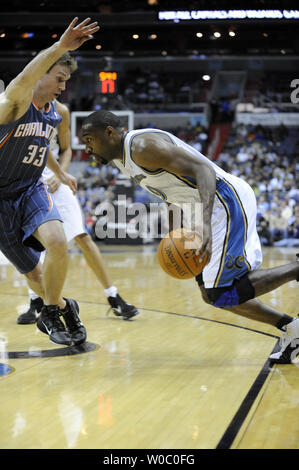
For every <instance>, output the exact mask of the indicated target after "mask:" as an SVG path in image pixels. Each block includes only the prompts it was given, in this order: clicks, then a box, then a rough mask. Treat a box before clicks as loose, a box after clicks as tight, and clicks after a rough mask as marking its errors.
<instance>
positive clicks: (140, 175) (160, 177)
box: [114, 128, 246, 229]
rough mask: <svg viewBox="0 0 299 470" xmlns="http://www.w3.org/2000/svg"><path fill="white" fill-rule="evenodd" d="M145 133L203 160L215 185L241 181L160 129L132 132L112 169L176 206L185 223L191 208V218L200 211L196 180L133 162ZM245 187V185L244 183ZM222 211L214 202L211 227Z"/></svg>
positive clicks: (128, 134)
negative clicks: (137, 142) (133, 150)
mask: <svg viewBox="0 0 299 470" xmlns="http://www.w3.org/2000/svg"><path fill="white" fill-rule="evenodd" d="M145 133H151V134H155V133H159V134H163V135H165V136H167V138H168V139H169V140H170V141H171V142H172V143H173V144H174V145H176V146H178V147H183V148H184V149H186V150H187V151H188V152H189V153H192V154H193V155H195V156H196V157H198V158H199V159H200V160H203V161H204V162H205V163H207V164H208V165H209V166H211V167H212V168H213V169H214V170H215V172H216V178H217V181H219V180H223V179H224V180H226V181H227V182H231V184H236V180H237V183H238V182H239V181H240V180H239V178H236V177H235V176H233V175H230V174H228V173H226V172H225V171H224V170H222V169H221V168H219V167H218V166H217V165H216V164H215V163H213V162H212V161H211V160H209V159H208V158H206V157H205V156H204V155H202V154H201V153H200V152H198V151H197V150H196V149H195V148H193V147H191V146H190V145H188V144H186V143H185V142H183V141H182V140H180V139H179V138H177V137H175V136H174V135H172V134H170V133H169V132H166V131H162V130H159V129H151V128H149V129H139V130H133V131H130V132H128V133H127V134H126V136H125V140H124V154H123V161H122V162H121V161H120V160H114V163H115V165H116V166H117V167H118V168H119V169H120V170H121V171H122V172H123V173H124V174H126V175H127V176H129V177H131V178H133V179H134V181H135V183H136V184H137V185H139V186H141V187H143V188H144V189H147V190H148V191H150V192H151V193H153V194H155V195H156V196H158V197H160V198H161V199H162V200H165V201H167V202H168V203H172V204H175V205H176V206H179V207H180V208H181V209H182V210H183V212H184V213H185V215H186V217H187V219H189V217H188V214H187V213H186V212H189V211H190V207H192V214H193V217H194V211H196V212H197V215H198V210H200V211H201V200H200V194H199V190H198V187H197V183H196V181H195V178H192V177H190V176H184V175H181V176H178V175H175V174H172V173H169V172H168V171H166V170H163V169H157V170H156V171H151V170H147V169H145V168H143V167H141V166H139V165H137V164H136V163H134V161H133V160H132V155H131V148H132V143H133V140H134V138H135V137H136V136H137V135H138V136H139V135H142V134H145ZM245 184H246V183H245ZM219 209H220V210H221V211H223V210H224V209H223V204H222V203H221V202H220V201H219V200H218V198H215V203H214V208H213V214H212V225H213V219H215V222H217V217H218V210H219ZM194 223H196V221H194V220H193V223H191V225H192V226H191V227H190V228H192V229H195V228H196V227H195V226H194Z"/></svg>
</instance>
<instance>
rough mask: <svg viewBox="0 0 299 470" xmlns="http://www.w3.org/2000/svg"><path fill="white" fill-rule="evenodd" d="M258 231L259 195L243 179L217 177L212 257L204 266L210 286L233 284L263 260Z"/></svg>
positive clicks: (204, 272) (204, 276) (205, 284)
mask: <svg viewBox="0 0 299 470" xmlns="http://www.w3.org/2000/svg"><path fill="white" fill-rule="evenodd" d="M262 259H263V258H262V248H261V244H260V240H259V236H258V234H257V230H256V198H255V194H254V192H253V190H252V189H251V187H250V186H249V185H248V184H247V183H246V182H245V181H243V180H241V179H240V178H236V177H233V176H231V177H230V178H229V181H228V180H224V179H217V186H216V197H215V203H214V208H213V215H212V257H211V261H210V263H209V264H208V265H207V266H206V267H205V268H204V269H203V272H202V278H203V282H204V286H205V287H207V288H217V287H224V286H231V285H232V283H233V281H234V280H235V279H240V278H241V277H243V276H244V275H245V274H247V273H248V272H250V271H253V270H255V269H257V268H258V267H259V266H260V265H261V263H262Z"/></svg>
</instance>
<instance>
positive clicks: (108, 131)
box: [105, 126, 114, 137]
mask: <svg viewBox="0 0 299 470" xmlns="http://www.w3.org/2000/svg"><path fill="white" fill-rule="evenodd" d="M113 131H114V129H113V127H112V126H107V127H106V129H105V134H106V136H107V137H111V136H112V134H113Z"/></svg>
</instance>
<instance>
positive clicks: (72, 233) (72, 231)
mask: <svg viewBox="0 0 299 470" xmlns="http://www.w3.org/2000/svg"><path fill="white" fill-rule="evenodd" d="M52 175H53V173H52V172H50V171H49V169H48V168H47V172H43V179H44V181H45V182H47V180H48V179H49V177H51V176H52ZM51 196H52V198H53V201H54V204H55V206H56V208H57V209H58V211H59V214H60V216H61V219H62V221H63V229H64V233H65V236H66V239H67V242H70V241H71V240H72V239H73V238H75V237H77V236H78V235H81V234H82V233H86V230H85V223H84V217H83V214H82V210H81V207H80V204H79V201H78V199H77V197H76V196H75V195H74V194H73V193H72V191H71V189H70V188H69V187H68V186H66V185H65V184H60V185H59V187H58V189H57V191H55V192H54V193H51Z"/></svg>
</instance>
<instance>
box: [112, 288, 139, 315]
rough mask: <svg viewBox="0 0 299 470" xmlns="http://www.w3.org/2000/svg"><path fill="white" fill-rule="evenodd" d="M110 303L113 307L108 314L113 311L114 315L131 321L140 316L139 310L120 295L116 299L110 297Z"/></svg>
mask: <svg viewBox="0 0 299 470" xmlns="http://www.w3.org/2000/svg"><path fill="white" fill-rule="evenodd" d="M108 302H109V304H110V306H111V307H110V309H109V310H108V313H109V311H110V310H111V309H112V311H113V313H114V315H116V316H117V317H122V318H123V320H129V319H130V318H132V317H135V316H136V315H138V314H139V311H138V310H137V308H136V307H134V305H131V304H128V303H127V302H125V301H124V299H122V298H121V296H120V295H119V294H116V297H108Z"/></svg>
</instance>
